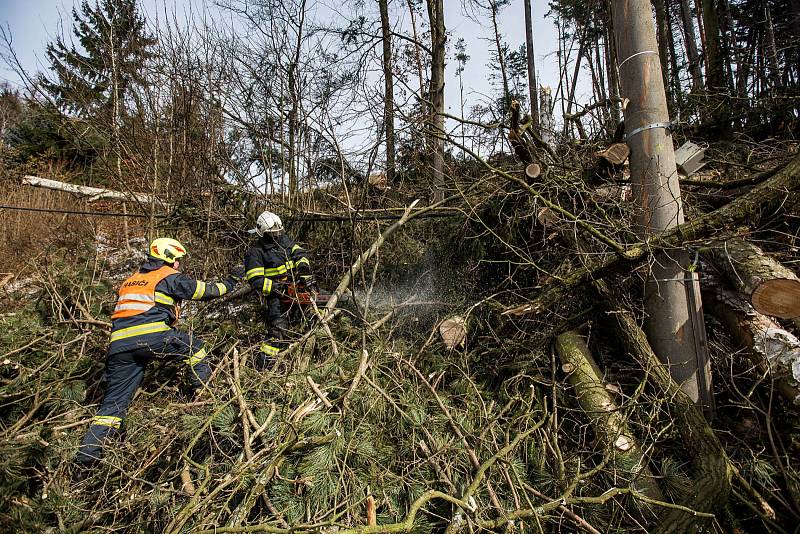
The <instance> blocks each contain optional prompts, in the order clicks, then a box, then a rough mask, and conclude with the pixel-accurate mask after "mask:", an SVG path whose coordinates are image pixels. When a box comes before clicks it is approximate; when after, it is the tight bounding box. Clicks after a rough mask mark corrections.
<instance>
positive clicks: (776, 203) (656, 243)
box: [503, 156, 800, 315]
mask: <svg viewBox="0 0 800 534" xmlns="http://www.w3.org/2000/svg"><path fill="white" fill-rule="evenodd" d="M505 176H506V177H509V178H511V179H512V180H513V177H511V176H510V175H507V174H506V175H505ZM798 188H800V156H798V157H796V158H795V159H793V160H792V161H791V163H789V164H788V165H787V166H786V167H784V168H783V169H782V170H781V171H780V172H778V173H777V174H776V175H775V176H774V177H772V178H770V179H769V180H767V181H766V182H764V183H762V184H761V185H759V186H757V187H754V188H753V189H751V190H750V191H749V192H748V193H745V194H744V195H742V196H740V197H739V198H737V199H736V200H734V201H732V202H731V203H729V204H726V205H725V206H723V207H721V208H719V209H717V210H715V211H712V212H711V213H707V214H706V215H703V216H701V217H698V218H697V219H693V220H691V221H689V222H685V223H683V224H681V225H680V226H677V227H675V228H673V229H672V230H669V231H667V232H664V233H663V234H659V235H655V236H652V237H650V238H649V239H648V240H647V243H646V244H645V245H641V246H633V247H630V248H628V249H627V250H626V251H625V253H624V254H614V255H608V256H606V257H605V258H601V259H597V260H594V261H591V262H587V265H586V266H585V267H582V268H580V269H576V270H575V271H574V272H572V273H570V275H569V276H567V277H565V278H564V279H562V280H561V281H560V283H559V285H553V286H552V287H550V288H548V289H546V290H545V291H544V292H543V293H541V294H539V296H537V297H536V298H535V299H534V300H532V301H530V302H527V303H525V304H521V305H517V306H512V307H509V308H508V309H507V310H505V311H504V312H503V314H504V315H528V314H536V313H539V312H541V311H542V310H545V309H547V308H549V307H550V306H553V305H554V304H556V303H557V302H562V301H563V300H564V296H565V295H566V294H567V293H569V292H570V291H573V290H574V289H575V288H576V287H579V286H580V285H582V284H585V283H587V282H590V281H592V280H599V279H601V278H603V277H605V276H608V275H609V274H610V273H612V272H619V271H621V270H623V269H630V268H631V267H632V264H634V263H638V262H639V261H641V260H642V259H644V258H646V257H648V255H649V254H651V253H653V252H658V251H661V250H665V249H669V248H676V247H679V246H681V245H682V244H684V243H686V242H689V241H693V240H695V239H699V238H703V237H706V236H708V235H710V234H712V233H716V232H720V231H721V230H722V229H724V228H725V227H730V226H733V225H736V224H740V223H741V222H743V221H747V222H748V224H750V225H757V224H758V223H759V222H760V221H761V217H762V215H764V214H772V213H774V212H775V210H776V209H779V208H780V207H781V206H782V205H783V201H784V200H785V199H786V196H787V195H788V194H789V193H790V192H791V191H794V190H796V189H798Z"/></svg>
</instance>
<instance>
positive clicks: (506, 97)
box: [489, 0, 511, 109]
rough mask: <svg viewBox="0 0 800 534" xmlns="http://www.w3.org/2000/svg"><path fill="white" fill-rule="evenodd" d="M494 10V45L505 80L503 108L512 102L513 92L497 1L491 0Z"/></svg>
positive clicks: (502, 76)
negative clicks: (498, 17)
mask: <svg viewBox="0 0 800 534" xmlns="http://www.w3.org/2000/svg"><path fill="white" fill-rule="evenodd" d="M489 6H490V8H491V11H492V28H494V46H495V49H496V50H497V63H498V66H499V67H500V78H501V79H502V80H503V99H504V100H505V101H504V102H503V109H506V108H508V106H509V105H510V104H511V97H510V95H511V92H510V91H509V89H508V74H507V73H506V56H505V54H504V53H503V44H502V43H501V42H500V28H498V27H497V2H494V1H493V0H489Z"/></svg>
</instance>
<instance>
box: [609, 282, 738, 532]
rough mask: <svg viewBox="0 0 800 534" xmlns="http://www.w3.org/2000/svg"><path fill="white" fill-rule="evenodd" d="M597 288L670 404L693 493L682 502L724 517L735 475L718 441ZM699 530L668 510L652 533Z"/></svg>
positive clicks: (639, 333) (643, 339) (691, 519)
mask: <svg viewBox="0 0 800 534" xmlns="http://www.w3.org/2000/svg"><path fill="white" fill-rule="evenodd" d="M596 287H598V289H599V290H600V292H601V294H603V295H604V296H605V297H606V298H607V299H609V302H610V303H611V305H612V307H613V308H614V311H613V313H610V314H609V317H610V318H611V320H612V321H614V323H615V326H616V329H617V331H618V333H619V336H620V340H621V341H622V343H623V345H624V346H625V347H626V348H627V350H628V351H629V352H630V353H631V355H632V356H633V357H634V358H635V359H636V360H638V361H639V364H640V365H641V366H642V367H643V368H644V369H645V371H646V372H647V373H648V375H649V376H650V378H651V380H652V381H653V382H654V384H655V385H656V386H657V387H658V388H659V389H660V390H661V391H662V393H663V396H664V398H666V399H669V400H670V405H671V407H672V415H673V417H674V418H675V426H676V428H677V429H678V431H679V432H680V433H681V437H682V438H683V442H684V444H685V445H686V448H687V450H688V451H689V456H690V457H691V459H692V471H693V481H694V483H693V486H692V493H691V495H690V496H689V498H688V502H685V503H681V504H683V505H685V506H687V507H689V508H691V509H692V510H695V511H696V512H702V513H713V514H717V515H719V514H722V513H723V511H724V508H725V504H726V503H727V501H728V496H729V494H730V490H731V476H732V474H733V471H732V469H731V466H730V461H729V460H728V456H727V454H726V453H725V449H723V448H722V444H721V443H720V441H719V438H718V437H717V435H716V434H715V433H714V430H713V429H712V428H711V427H710V426H709V425H708V422H706V420H705V418H704V417H703V414H702V413H701V412H700V410H699V409H698V408H697V407H696V406H695V405H694V403H693V402H692V400H691V399H690V398H689V397H688V396H687V395H686V394H685V393H684V392H683V391H682V390H681V388H680V385H679V384H677V383H676V382H675V381H674V380H673V379H672V377H671V376H670V374H669V370H668V369H667V368H666V366H664V365H663V364H662V363H661V362H660V361H659V360H658V357H657V356H656V355H655V353H654V352H653V350H652V348H650V344H649V343H648V341H647V336H646V335H645V333H644V331H643V330H642V329H641V328H639V325H638V324H637V323H636V321H635V320H634V318H633V316H632V314H631V313H630V312H629V311H628V310H626V309H625V308H624V307H622V306H621V305H619V304H618V303H617V302H618V301H617V300H616V299H615V298H614V297H613V295H612V294H611V292H610V291H609V290H608V288H607V285H606V284H603V283H602V282H599V283H597V284H596ZM699 526H700V522H699V520H698V518H697V517H696V516H695V515H694V514H692V513H687V512H686V511H683V510H678V509H671V510H669V511H668V512H667V513H666V514H665V515H664V516H662V518H661V522H660V524H659V525H658V527H657V528H656V529H655V531H654V532H659V533H668V532H669V533H671V532H675V533H684V532H694V531H696V530H698V527H699Z"/></svg>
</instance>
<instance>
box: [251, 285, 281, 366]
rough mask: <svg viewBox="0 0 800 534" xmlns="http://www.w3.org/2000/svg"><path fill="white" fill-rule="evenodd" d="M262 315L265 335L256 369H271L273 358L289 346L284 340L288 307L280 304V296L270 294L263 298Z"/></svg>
mask: <svg viewBox="0 0 800 534" xmlns="http://www.w3.org/2000/svg"><path fill="white" fill-rule="evenodd" d="M263 314H264V325H265V327H266V334H265V336H264V341H263V342H262V343H261V346H260V347H259V353H258V358H257V360H256V368H257V369H265V368H268V367H271V366H272V363H273V362H274V361H275V356H276V355H277V354H278V353H279V352H280V351H282V350H284V349H286V348H287V347H288V346H289V342H288V341H287V339H286V338H287V337H288V330H289V310H288V306H286V305H285V304H283V303H282V302H281V297H280V295H276V294H272V295H267V296H266V297H264V301H263Z"/></svg>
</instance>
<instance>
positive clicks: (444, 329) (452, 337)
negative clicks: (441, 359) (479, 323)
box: [439, 316, 467, 350]
mask: <svg viewBox="0 0 800 534" xmlns="http://www.w3.org/2000/svg"><path fill="white" fill-rule="evenodd" d="M439 335H440V336H442V341H444V344H445V345H446V346H447V348H448V349H451V350H452V349H455V348H457V347H461V346H463V345H464V342H465V341H466V339H467V321H466V320H465V319H464V318H463V317H460V316H454V317H450V318H449V319H445V320H444V321H442V324H441V325H439Z"/></svg>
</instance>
